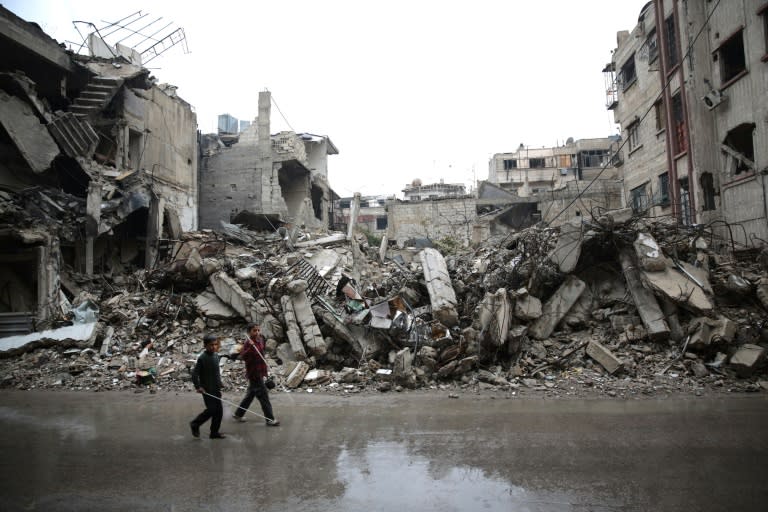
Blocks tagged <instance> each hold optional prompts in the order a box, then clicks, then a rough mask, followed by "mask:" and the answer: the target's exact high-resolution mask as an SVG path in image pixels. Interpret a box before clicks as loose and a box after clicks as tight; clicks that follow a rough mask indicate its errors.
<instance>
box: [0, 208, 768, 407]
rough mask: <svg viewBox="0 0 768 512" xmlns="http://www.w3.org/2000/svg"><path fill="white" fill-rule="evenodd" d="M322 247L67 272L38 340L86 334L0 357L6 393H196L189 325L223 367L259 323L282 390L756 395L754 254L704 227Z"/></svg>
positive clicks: (228, 250)
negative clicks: (218, 353)
mask: <svg viewBox="0 0 768 512" xmlns="http://www.w3.org/2000/svg"><path fill="white" fill-rule="evenodd" d="M321 235H322V234H313V233H300V232H297V231H296V230H294V231H293V232H292V234H291V235H290V236H289V235H287V234H286V233H285V230H281V231H280V232H274V233H272V232H268V233H256V232H253V231H248V230H246V229H244V228H242V227H240V226H235V225H231V224H222V226H221V228H220V229H218V230H215V231H202V232H194V233H187V234H184V235H182V236H181V239H180V240H179V241H178V242H176V246H175V247H174V249H173V251H171V252H170V253H169V256H168V257H167V258H166V260H165V261H164V262H161V263H159V264H158V265H157V266H156V267H155V268H153V269H150V270H144V269H140V270H134V271H133V272H125V273H117V272H114V273H112V274H111V275H96V276H93V277H87V276H84V275H80V274H76V273H74V272H72V271H71V270H67V269H65V272H64V273H63V274H64V275H66V280H67V282H68V283H69V285H68V287H67V288H68V289H69V290H78V294H77V295H76V296H73V297H72V300H71V307H70V308H68V310H66V311H65V310H64V309H67V308H64V309H63V310H62V312H61V314H60V318H58V320H57V321H56V322H54V323H55V325H52V326H51V327H52V328H62V327H64V328H66V326H67V325H78V324H82V323H83V322H84V321H86V320H87V319H86V320H82V319H78V318H77V313H78V312H80V313H82V312H83V311H86V312H87V313H88V314H90V315H93V316H94V317H95V318H96V319H97V323H96V326H95V329H94V330H93V333H91V331H88V333H86V334H87V335H79V336H74V338H73V337H72V336H70V337H69V338H66V337H65V339H61V338H62V336H58V337H56V336H52V335H49V334H46V332H40V333H37V335H27V338H29V342H28V343H25V342H24V340H21V341H20V342H18V343H15V344H12V346H10V347H9V348H7V349H6V348H4V347H5V345H0V350H2V352H0V353H1V354H2V359H0V384H2V386H4V387H13V388H19V389H32V388H46V389H52V388H67V389H82V390H94V391H103V390H114V389H142V388H147V387H148V388H150V389H162V390H192V384H191V379H190V374H189V368H190V367H191V365H192V364H193V363H194V360H195V357H196V355H197V353H198V352H199V351H200V350H201V349H202V343H201V340H202V334H203V332H205V331H212V332H216V333H220V334H221V335H222V336H224V337H225V338H226V339H225V342H224V346H223V349H222V353H223V354H234V353H236V351H237V349H238V348H239V347H238V345H239V342H240V341H241V339H242V336H243V334H244V329H245V323H246V322H259V323H261V324H262V326H263V332H264V333H265V335H266V336H267V338H268V343H267V349H268V363H269V364H270V366H271V367H272V373H273V374H275V375H276V377H277V381H278V391H280V390H282V391H290V390H305V391H312V392H333V393H341V394H343V393H350V392H361V391H373V390H378V391H388V390H391V389H396V390H403V389H420V388H421V389H435V388H440V389H445V390H452V391H454V390H455V391H457V392H458V391H459V390H462V389H463V390H467V391H477V390H484V389H494V390H500V391H504V392H506V393H508V394H515V395H517V394H521V393H524V392H537V391H538V392H543V393H545V394H547V395H553V396H570V395H573V396H584V395H589V394H605V395H609V396H624V397H627V396H658V395H660V394H665V393H670V392H683V393H696V394H703V393H709V392H717V391H759V390H761V389H762V388H763V387H765V386H768V383H767V382H766V381H768V378H766V376H765V375H766V373H765V372H766V366H765V355H766V350H767V349H766V347H768V322H767V321H766V318H768V315H767V314H766V311H768V250H765V249H764V250H763V251H762V252H760V251H757V250H751V251H742V252H733V251H732V250H731V249H732V248H731V247H730V246H729V244H728V243H724V241H722V240H719V239H718V238H717V237H716V236H715V235H713V233H711V232H710V231H708V230H707V229H705V228H702V227H697V228H695V229H694V228H683V227H680V226H677V225H674V224H668V223H665V222H660V221H659V222H654V221H650V220H648V219H642V218H638V217H635V216H632V214H631V212H630V211H614V212H609V213H608V214H606V215H604V216H602V217H600V218H598V219H594V220H593V221H590V222H583V223H576V224H566V225H565V226H563V227H561V228H548V227H532V228H529V229H526V230H524V231H520V232H515V233H512V234H509V235H506V236H504V237H497V238H494V239H490V240H488V241H487V242H486V243H484V244H483V245H482V246H481V247H478V248H474V249H464V250H459V251H458V252H455V253H449V254H442V253H441V252H440V251H438V250H437V249H435V248H425V249H416V248H405V249H398V248H395V247H389V246H388V245H387V243H386V239H385V240H384V243H383V244H382V245H381V246H380V247H370V246H369V245H368V239H367V238H366V237H364V236H357V237H354V236H353V237H352V238H351V239H350V238H349V237H348V236H344V235H342V234H339V235H337V236H324V235H323V236H321ZM725 242H727V241H725ZM294 248H299V249H294ZM78 306H79V307H78ZM86 325H88V324H86ZM80 330H81V331H82V328H81V329H80ZM78 332H80V331H78ZM2 341H3V339H2V338H0V342H2ZM17 341H18V340H17ZM221 364H222V375H223V380H224V383H225V386H227V387H229V389H232V390H235V389H240V388H243V387H244V386H245V384H246V383H245V380H244V375H243V368H242V363H241V362H240V361H238V360H237V359H236V358H235V357H232V358H228V357H225V358H222V363H221Z"/></svg>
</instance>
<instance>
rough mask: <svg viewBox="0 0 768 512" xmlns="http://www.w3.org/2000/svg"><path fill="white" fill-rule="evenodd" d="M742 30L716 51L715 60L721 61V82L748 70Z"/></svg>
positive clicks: (723, 83)
mask: <svg viewBox="0 0 768 512" xmlns="http://www.w3.org/2000/svg"><path fill="white" fill-rule="evenodd" d="M742 32H743V31H742V30H739V31H738V32H737V33H736V34H734V35H732V36H731V37H730V38H728V40H727V41H725V42H724V43H723V44H722V45H720V48H718V50H717V51H716V52H715V55H714V58H715V60H717V61H719V62H720V83H721V85H725V84H727V83H728V82H730V81H731V80H733V79H734V78H736V77H737V76H738V75H740V74H741V73H743V72H744V71H746V70H747V61H746V58H745V57H744V37H743V34H742Z"/></svg>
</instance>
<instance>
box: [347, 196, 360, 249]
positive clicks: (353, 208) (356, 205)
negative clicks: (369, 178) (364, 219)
mask: <svg viewBox="0 0 768 512" xmlns="http://www.w3.org/2000/svg"><path fill="white" fill-rule="evenodd" d="M358 215H360V192H355V197H354V198H353V199H352V204H351V205H350V207H349V229H348V230H347V240H354V236H355V226H356V224H357V216H358Z"/></svg>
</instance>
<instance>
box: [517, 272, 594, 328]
mask: <svg viewBox="0 0 768 512" xmlns="http://www.w3.org/2000/svg"><path fill="white" fill-rule="evenodd" d="M585 288H586V284H585V283H584V281H582V280H581V279H579V278H578V277H575V276H568V277H567V278H566V279H565V282H564V283H563V284H562V285H560V288H558V289H557V291H556V292H555V293H554V295H552V297H550V298H549V300H548V301H547V302H546V304H544V308H543V311H542V315H541V317H540V318H539V319H537V320H536V321H535V322H534V323H533V325H531V327H530V329H529V330H528V334H530V335H531V336H532V337H533V338H536V339H538V340H543V339H545V338H549V336H550V335H551V334H552V333H553V332H554V330H555V327H557V324H559V323H560V320H562V319H563V317H564V316H565V315H566V313H568V310H569V309H571V307H572V306H573V305H574V304H575V303H576V301H577V300H578V299H579V297H580V296H581V294H582V293H583V292H584V289H585Z"/></svg>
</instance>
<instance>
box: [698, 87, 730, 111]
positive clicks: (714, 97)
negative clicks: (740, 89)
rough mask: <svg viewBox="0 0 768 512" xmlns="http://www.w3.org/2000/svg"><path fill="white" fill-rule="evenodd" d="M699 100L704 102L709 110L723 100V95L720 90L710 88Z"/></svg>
mask: <svg viewBox="0 0 768 512" xmlns="http://www.w3.org/2000/svg"><path fill="white" fill-rule="evenodd" d="M701 100H702V101H703V102H704V104H705V105H706V106H707V108H708V109H709V110H712V109H713V108H715V107H717V106H718V105H719V104H721V103H722V102H723V101H725V96H724V95H723V93H722V92H720V91H718V90H717V89H712V90H711V91H710V92H709V93H707V94H705V95H704V97H703V98H701Z"/></svg>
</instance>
